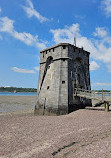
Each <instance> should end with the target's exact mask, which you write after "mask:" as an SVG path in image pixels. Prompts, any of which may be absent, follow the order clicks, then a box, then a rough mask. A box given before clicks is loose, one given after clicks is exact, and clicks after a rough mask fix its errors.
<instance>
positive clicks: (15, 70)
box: [11, 67, 36, 74]
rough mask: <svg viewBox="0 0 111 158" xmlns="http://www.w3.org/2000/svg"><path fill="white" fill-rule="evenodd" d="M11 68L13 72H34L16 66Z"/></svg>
mask: <svg viewBox="0 0 111 158" xmlns="http://www.w3.org/2000/svg"><path fill="white" fill-rule="evenodd" d="M11 69H12V70H13V71H14V72H19V73H28V74H34V73H36V72H35V71H34V70H27V69H20V68H18V67H12V68H11Z"/></svg>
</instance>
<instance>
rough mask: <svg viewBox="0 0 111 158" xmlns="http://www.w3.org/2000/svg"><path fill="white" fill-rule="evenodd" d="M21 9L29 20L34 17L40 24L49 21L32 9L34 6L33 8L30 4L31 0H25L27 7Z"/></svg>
mask: <svg viewBox="0 0 111 158" xmlns="http://www.w3.org/2000/svg"><path fill="white" fill-rule="evenodd" d="M23 9H24V10H25V12H26V13H27V16H28V17H29V18H31V17H33V16H34V17H35V18H37V19H38V20H39V21H40V22H41V23H42V22H45V21H49V19H48V18H46V17H44V16H42V15H41V14H40V13H39V12H38V11H37V10H35V9H34V6H33V3H32V2H31V0H27V6H23Z"/></svg>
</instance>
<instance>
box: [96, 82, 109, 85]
mask: <svg viewBox="0 0 111 158" xmlns="http://www.w3.org/2000/svg"><path fill="white" fill-rule="evenodd" d="M93 85H94V86H111V83H101V82H95V83H93Z"/></svg>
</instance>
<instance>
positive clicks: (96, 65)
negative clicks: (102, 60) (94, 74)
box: [90, 61, 100, 70]
mask: <svg viewBox="0 0 111 158" xmlns="http://www.w3.org/2000/svg"><path fill="white" fill-rule="evenodd" d="M99 68H100V66H99V65H98V64H97V63H96V62H95V61H92V62H91V63H90V70H97V69H99Z"/></svg>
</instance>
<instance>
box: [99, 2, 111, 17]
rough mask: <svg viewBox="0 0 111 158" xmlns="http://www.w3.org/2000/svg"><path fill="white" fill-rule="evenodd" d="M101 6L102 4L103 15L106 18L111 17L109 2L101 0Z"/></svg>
mask: <svg viewBox="0 0 111 158" xmlns="http://www.w3.org/2000/svg"><path fill="white" fill-rule="evenodd" d="M101 4H102V9H103V10H104V12H105V15H106V16H107V17H110V16H111V0H103V1H102V3H101Z"/></svg>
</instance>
